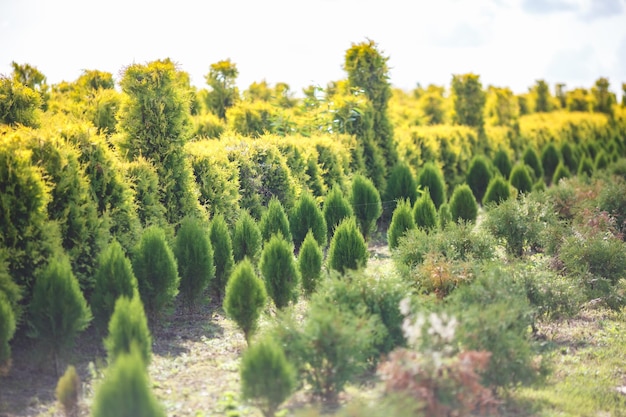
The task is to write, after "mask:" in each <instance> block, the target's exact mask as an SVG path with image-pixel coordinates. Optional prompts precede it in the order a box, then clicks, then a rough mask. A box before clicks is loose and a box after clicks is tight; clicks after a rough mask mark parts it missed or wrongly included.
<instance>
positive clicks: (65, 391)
mask: <svg viewBox="0 0 626 417" xmlns="http://www.w3.org/2000/svg"><path fill="white" fill-rule="evenodd" d="M80 388H81V382H80V377H79V376H78V373H76V368H75V367H74V365H70V366H68V367H67V369H66V370H65V373H64V374H63V375H62V376H61V378H59V381H58V382H57V386H56V389H55V391H54V393H55V396H56V399H57V401H58V402H59V403H60V404H61V406H62V407H63V411H64V413H65V416H66V417H78V415H79V412H80V408H79V407H80V406H79V400H80V394H81V389H80Z"/></svg>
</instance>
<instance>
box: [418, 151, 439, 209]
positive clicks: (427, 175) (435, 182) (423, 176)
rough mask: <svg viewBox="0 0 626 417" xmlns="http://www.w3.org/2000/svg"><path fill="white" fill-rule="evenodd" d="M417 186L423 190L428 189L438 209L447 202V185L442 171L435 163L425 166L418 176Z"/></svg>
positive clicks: (428, 163)
mask: <svg viewBox="0 0 626 417" xmlns="http://www.w3.org/2000/svg"><path fill="white" fill-rule="evenodd" d="M417 185H418V187H420V188H421V189H423V190H425V189H426V188H428V191H429V192H430V198H431V199H432V200H433V203H435V207H436V208H437V209H439V207H440V206H441V205H442V204H443V203H445V202H446V183H445V181H444V179H443V174H442V173H441V170H440V169H439V168H438V167H437V166H436V165H435V164H434V163H432V162H427V163H426V164H424V166H423V167H422V169H421V170H420V171H419V174H418V175H417Z"/></svg>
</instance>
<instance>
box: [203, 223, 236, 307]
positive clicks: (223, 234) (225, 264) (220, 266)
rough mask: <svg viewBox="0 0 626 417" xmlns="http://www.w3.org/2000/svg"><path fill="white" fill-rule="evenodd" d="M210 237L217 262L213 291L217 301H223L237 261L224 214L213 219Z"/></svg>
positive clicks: (214, 258)
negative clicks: (227, 283)
mask: <svg viewBox="0 0 626 417" xmlns="http://www.w3.org/2000/svg"><path fill="white" fill-rule="evenodd" d="M209 238H210V239H211V246H212V247H213V262H214V263H215V278H214V279H213V285H212V287H213V292H214V293H215V294H216V295H217V301H219V302H220V303H221V302H222V297H223V295H224V289H225V288H226V282H227V281H228V277H229V276H230V273H231V271H232V269H233V265H234V263H235V260H234V258H233V245H232V241H231V238H230V233H229V232H228V226H227V225H226V221H225V220H224V216H222V215H221V214H217V215H216V216H215V217H214V218H213V220H211V224H210V225H209Z"/></svg>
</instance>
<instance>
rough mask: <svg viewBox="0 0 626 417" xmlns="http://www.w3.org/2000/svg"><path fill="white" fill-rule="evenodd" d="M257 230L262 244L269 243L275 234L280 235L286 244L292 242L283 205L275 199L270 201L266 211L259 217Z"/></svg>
mask: <svg viewBox="0 0 626 417" xmlns="http://www.w3.org/2000/svg"><path fill="white" fill-rule="evenodd" d="M259 228H260V229H261V237H262V238H263V242H267V241H269V240H270V238H271V237H272V235H274V234H277V233H280V234H281V235H282V236H283V238H285V240H286V241H287V242H292V241H293V239H292V237H291V231H290V230H289V219H287V214H286V213H285V209H284V208H283V205H282V204H281V203H280V201H279V200H278V198H276V197H272V198H271V199H270V202H269V204H268V206H267V210H266V211H265V212H264V213H263V215H262V216H261V222H260V224H259Z"/></svg>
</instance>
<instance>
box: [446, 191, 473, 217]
mask: <svg viewBox="0 0 626 417" xmlns="http://www.w3.org/2000/svg"><path fill="white" fill-rule="evenodd" d="M450 214H452V220H454V221H455V222H458V221H459V220H465V221H469V222H475V221H476V217H477V216H478V203H476V199H475V198H474V194H473V193H472V189H471V188H470V187H469V185H467V184H462V185H459V186H457V187H456V188H455V189H454V191H453V192H452V197H450Z"/></svg>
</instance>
